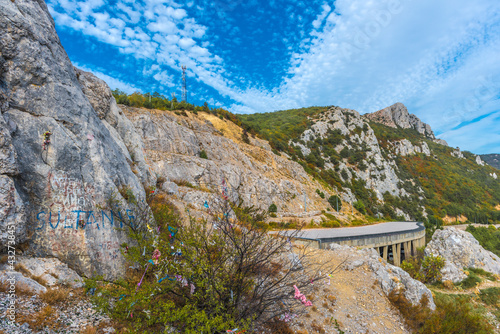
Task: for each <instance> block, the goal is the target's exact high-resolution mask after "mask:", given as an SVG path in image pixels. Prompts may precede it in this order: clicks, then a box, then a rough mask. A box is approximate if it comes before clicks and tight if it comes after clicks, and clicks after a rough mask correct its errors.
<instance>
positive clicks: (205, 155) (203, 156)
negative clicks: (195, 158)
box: [200, 150, 208, 159]
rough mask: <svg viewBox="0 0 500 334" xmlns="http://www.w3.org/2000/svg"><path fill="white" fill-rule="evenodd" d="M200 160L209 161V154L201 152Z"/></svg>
mask: <svg viewBox="0 0 500 334" xmlns="http://www.w3.org/2000/svg"><path fill="white" fill-rule="evenodd" d="M200 158H202V159H208V156H207V152H205V150H201V151H200Z"/></svg>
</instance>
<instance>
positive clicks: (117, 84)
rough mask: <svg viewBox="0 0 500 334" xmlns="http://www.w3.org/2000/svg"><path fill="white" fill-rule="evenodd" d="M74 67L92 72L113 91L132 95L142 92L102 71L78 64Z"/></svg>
mask: <svg viewBox="0 0 500 334" xmlns="http://www.w3.org/2000/svg"><path fill="white" fill-rule="evenodd" d="M73 65H74V66H75V67H77V68H79V69H81V70H84V71H86V72H90V73H92V74H94V75H95V76H96V77H98V78H99V79H102V80H104V81H105V82H106V83H107V84H108V86H109V87H111V88H112V89H115V88H118V89H119V90H121V91H124V92H125V93H127V94H131V93H133V92H141V90H140V89H139V88H137V87H135V86H134V85H131V84H130V83H127V82H124V81H122V80H119V79H116V78H113V77H111V76H109V75H107V74H104V73H102V72H101V71H100V70H96V69H94V68H89V67H87V66H85V65H81V64H78V63H73Z"/></svg>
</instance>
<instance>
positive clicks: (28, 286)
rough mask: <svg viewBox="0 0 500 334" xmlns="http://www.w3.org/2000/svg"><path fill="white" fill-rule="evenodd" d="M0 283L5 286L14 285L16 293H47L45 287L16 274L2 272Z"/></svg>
mask: <svg viewBox="0 0 500 334" xmlns="http://www.w3.org/2000/svg"><path fill="white" fill-rule="evenodd" d="M0 283H1V284H2V285H6V286H10V284H14V285H15V286H16V291H23V292H27V293H35V294H37V295H39V294H42V293H45V292H47V288H46V287H44V286H43V285H41V284H40V283H38V282H37V281H35V280H33V279H31V278H29V277H25V276H24V275H23V274H21V273H18V272H11V273H7V272H3V273H2V274H0Z"/></svg>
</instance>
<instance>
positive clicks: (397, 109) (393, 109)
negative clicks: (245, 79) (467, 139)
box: [363, 102, 447, 145]
mask: <svg viewBox="0 0 500 334" xmlns="http://www.w3.org/2000/svg"><path fill="white" fill-rule="evenodd" d="M363 117H365V118H366V119H368V120H370V121H373V122H377V123H381V124H384V125H386V126H389V127H392V128H398V127H399V128H402V129H414V130H416V131H417V132H418V133H420V134H422V135H424V136H425V137H427V138H430V139H433V140H436V141H437V142H438V143H440V144H444V145H447V143H446V142H445V141H444V140H442V139H436V137H435V136H434V132H433V131H432V129H431V126H430V125H429V124H425V123H424V122H422V121H421V120H420V119H419V118H418V117H417V116H415V115H414V114H410V113H409V112H408V109H406V107H405V105H404V104H402V103H400V102H398V103H395V104H393V105H392V106H389V107H387V108H384V109H381V110H379V111H376V112H374V113H371V114H364V115H363Z"/></svg>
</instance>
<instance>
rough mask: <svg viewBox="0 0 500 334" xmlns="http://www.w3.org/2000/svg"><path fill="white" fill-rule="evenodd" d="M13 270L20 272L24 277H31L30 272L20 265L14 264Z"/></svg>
mask: <svg viewBox="0 0 500 334" xmlns="http://www.w3.org/2000/svg"><path fill="white" fill-rule="evenodd" d="M14 270H15V271H17V272H20V273H21V274H23V275H24V276H27V277H31V272H30V271H29V270H28V269H27V268H26V267H25V266H24V265H23V264H21V263H16V265H15V266H14Z"/></svg>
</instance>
